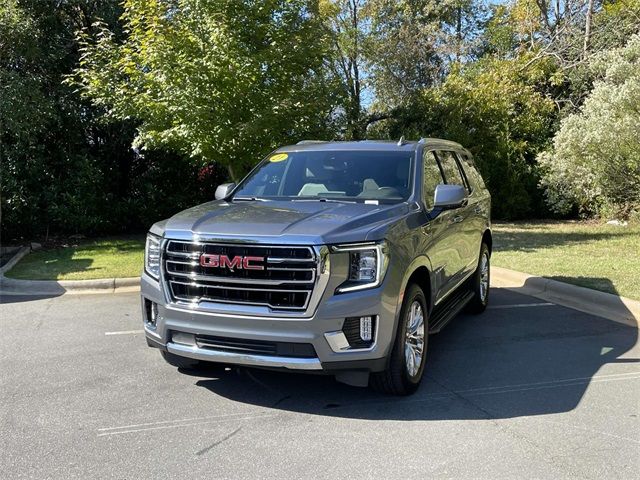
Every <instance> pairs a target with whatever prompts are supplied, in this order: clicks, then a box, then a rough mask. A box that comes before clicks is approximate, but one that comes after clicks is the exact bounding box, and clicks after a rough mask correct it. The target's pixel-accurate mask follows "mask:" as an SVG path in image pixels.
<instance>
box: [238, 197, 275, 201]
mask: <svg viewBox="0 0 640 480" xmlns="http://www.w3.org/2000/svg"><path fill="white" fill-rule="evenodd" d="M232 200H233V201H234V202H235V201H238V202H266V201H267V200H266V199H264V198H259V197H233V199H232Z"/></svg>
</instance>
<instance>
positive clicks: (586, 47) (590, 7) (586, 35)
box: [582, 0, 593, 58]
mask: <svg viewBox="0 0 640 480" xmlns="http://www.w3.org/2000/svg"><path fill="white" fill-rule="evenodd" d="M592 16H593V0H589V4H588V5H587V18H586V20H585V22H584V48H583V52H582V56H583V58H587V54H588V52H589V41H590V40H591V17H592Z"/></svg>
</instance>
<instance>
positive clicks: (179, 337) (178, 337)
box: [171, 332, 196, 347]
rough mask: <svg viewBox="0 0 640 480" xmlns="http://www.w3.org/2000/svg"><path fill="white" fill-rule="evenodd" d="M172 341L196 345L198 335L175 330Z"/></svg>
mask: <svg viewBox="0 0 640 480" xmlns="http://www.w3.org/2000/svg"><path fill="white" fill-rule="evenodd" d="M171 341H172V342H173V343H179V344H181V345H189V346H191V347H192V346H194V345H195V344H196V337H195V336H194V335H193V333H184V332H173V334H172V335H171Z"/></svg>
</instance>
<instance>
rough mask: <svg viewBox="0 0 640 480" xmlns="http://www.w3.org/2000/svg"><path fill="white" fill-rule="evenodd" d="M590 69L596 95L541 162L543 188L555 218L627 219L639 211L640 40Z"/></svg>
mask: <svg viewBox="0 0 640 480" xmlns="http://www.w3.org/2000/svg"><path fill="white" fill-rule="evenodd" d="M590 66H591V68H592V69H593V71H594V73H595V75H596V78H597V80H596V82H595V83H594V88H593V90H592V91H591V93H590V94H589V96H588V97H587V98H586V100H585V102H584V105H583V106H582V108H581V109H580V111H579V112H578V113H575V114H573V115H570V116H568V117H567V118H565V119H564V120H563V121H562V124H561V126H560V129H559V130H558V132H557V133H556V135H555V137H554V139H553V148H551V149H550V150H549V151H548V152H545V153H544V154H541V155H540V156H539V157H538V159H539V162H540V165H541V167H542V169H543V172H544V173H543V176H542V179H541V186H542V187H543V188H544V189H545V196H546V201H547V203H548V204H549V205H550V207H551V209H552V210H553V211H555V212H557V213H560V214H567V213H570V212H571V211H573V210H577V211H578V212H579V213H581V214H583V215H593V214H601V215H604V214H615V215H619V216H621V217H624V218H626V217H628V216H630V215H632V214H633V212H637V211H638V210H639V209H640V109H639V108H638V106H639V105H640V35H635V36H633V37H632V38H631V39H630V40H629V42H628V44H627V45H626V46H625V47H622V48H617V49H613V50H610V51H606V52H603V53H601V54H599V55H597V56H595V57H594V58H593V60H592V61H591V62H590Z"/></svg>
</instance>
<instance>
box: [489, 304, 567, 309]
mask: <svg viewBox="0 0 640 480" xmlns="http://www.w3.org/2000/svg"><path fill="white" fill-rule="evenodd" d="M553 305H555V303H549V302H545V303H515V304H513V305H489V306H488V307H487V308H488V309H489V308H491V309H495V310H497V309H499V308H525V307H551V306H553Z"/></svg>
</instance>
